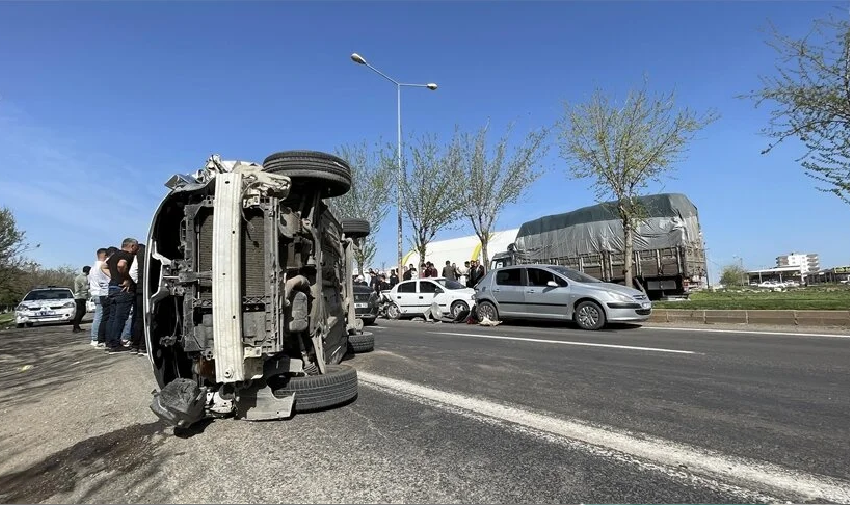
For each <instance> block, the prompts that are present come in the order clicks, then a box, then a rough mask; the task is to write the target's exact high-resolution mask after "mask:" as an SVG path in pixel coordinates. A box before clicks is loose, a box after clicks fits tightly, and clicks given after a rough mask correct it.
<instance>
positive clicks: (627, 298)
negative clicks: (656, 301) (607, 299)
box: [610, 291, 635, 302]
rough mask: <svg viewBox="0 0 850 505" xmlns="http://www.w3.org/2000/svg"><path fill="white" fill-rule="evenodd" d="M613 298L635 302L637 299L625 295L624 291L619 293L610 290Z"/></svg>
mask: <svg viewBox="0 0 850 505" xmlns="http://www.w3.org/2000/svg"><path fill="white" fill-rule="evenodd" d="M610 295H611V298H613V299H615V300H617V301H620V302H634V301H635V299H634V298H633V297H631V296H629V295H624V294H623V293H617V292H615V291H612V292H610Z"/></svg>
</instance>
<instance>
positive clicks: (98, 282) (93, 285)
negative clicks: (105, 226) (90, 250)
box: [89, 247, 109, 347]
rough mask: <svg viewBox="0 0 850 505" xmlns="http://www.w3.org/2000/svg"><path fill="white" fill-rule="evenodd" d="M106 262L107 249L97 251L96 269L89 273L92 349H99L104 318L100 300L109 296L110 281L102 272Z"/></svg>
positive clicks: (102, 248)
mask: <svg viewBox="0 0 850 505" xmlns="http://www.w3.org/2000/svg"><path fill="white" fill-rule="evenodd" d="M104 261H106V248H105V247H101V248H100V249H98V250H97V261H95V262H94V268H93V269H92V270H91V271H89V294H90V295H91V298H92V301H93V302H94V318H93V319H92V322H91V345H92V347H97V334H98V331H99V330H100V321H101V318H102V317H103V305H102V304H101V302H100V300H101V298H105V297H106V295H107V294H109V293H108V292H107V287H108V285H109V279H108V278H107V277H106V275H105V274H104V273H103V270H101V268H102V267H103V262H104Z"/></svg>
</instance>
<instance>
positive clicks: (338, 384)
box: [269, 365, 357, 412]
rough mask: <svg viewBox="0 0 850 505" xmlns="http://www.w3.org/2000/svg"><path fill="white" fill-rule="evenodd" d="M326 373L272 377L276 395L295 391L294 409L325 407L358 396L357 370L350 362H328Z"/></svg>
mask: <svg viewBox="0 0 850 505" xmlns="http://www.w3.org/2000/svg"><path fill="white" fill-rule="evenodd" d="M325 370H326V373H324V374H322V375H307V376H304V377H284V376H279V377H275V378H272V379H269V387H271V389H272V393H273V394H274V395H275V396H279V397H280V396H288V395H291V394H293V393H295V405H294V406H293V410H295V412H308V411H311V410H319V409H326V408H328V407H334V406H336V405H340V404H342V403H346V402H349V401H351V400H353V399H354V398H356V397H357V370H355V369H354V368H352V367H350V366H348V365H325Z"/></svg>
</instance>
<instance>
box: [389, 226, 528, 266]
mask: <svg viewBox="0 0 850 505" xmlns="http://www.w3.org/2000/svg"><path fill="white" fill-rule="evenodd" d="M518 231H519V228H515V229H513V230H505V231H497V232H493V233H492V234H491V235H490V241H489V242H488V243H487V254H488V256H490V257H491V258H492V257H493V255H494V254H496V253H500V252H504V251H506V250H507V248H508V244H512V243H513V242H514V241H515V240H516V234H517V232H518ZM471 260H478V261H482V260H483V259H482V257H481V241H480V240H478V235H469V236H466V237H460V238H453V239H449V240H437V241H435V242H431V243H430V244H428V248H427V249H426V251H425V261H430V262H432V263H433V264H434V266H436V267H437V270H438V271H439V270H440V269H441V268H443V265H445V264H446V261H451V262H452V263H457V264H458V265H463V262H464V261H471ZM402 264H404V265H410V264H413V265H416V268H419V265H421V264H422V260H421V259H420V258H419V252H418V251H416V250H411V251H410V252H408V253H407V255H405V257H404V262H403V263H402ZM487 268H489V266H487Z"/></svg>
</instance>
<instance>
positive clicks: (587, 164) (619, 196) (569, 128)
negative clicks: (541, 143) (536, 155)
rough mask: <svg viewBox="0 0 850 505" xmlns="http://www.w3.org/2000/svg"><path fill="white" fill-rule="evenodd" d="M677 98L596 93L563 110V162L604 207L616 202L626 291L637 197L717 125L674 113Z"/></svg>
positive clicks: (642, 91) (705, 117)
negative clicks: (617, 99)
mask: <svg viewBox="0 0 850 505" xmlns="http://www.w3.org/2000/svg"><path fill="white" fill-rule="evenodd" d="M674 99H675V94H674V93H673V92H671V93H667V94H659V95H655V96H649V94H648V93H647V90H646V83H644V85H643V86H642V87H641V88H639V89H633V90H632V91H630V92H629V94H628V97H627V98H626V100H625V102H624V103H623V104H622V105H618V104H616V103H614V101H613V100H612V99H611V98H609V97H608V96H607V95H606V94H605V93H604V92H603V91H602V90H599V89H597V90H596V91H595V92H594V94H593V96H592V97H591V99H590V101H588V102H587V103H584V104H579V105H574V106H571V105H569V104H565V112H564V117H563V119H562V120H561V122H560V123H559V127H560V139H559V146H560V151H561V157H562V158H563V159H564V160H565V161H566V162H567V163H568V165H569V175H570V176H571V177H572V178H575V179H591V180H592V181H593V184H592V187H593V189H594V190H595V192H596V198H597V200H598V201H600V202H604V201H607V200H610V199H612V197H613V200H615V201H616V202H617V213H618V215H619V217H620V219H622V222H623V235H624V236H623V242H624V244H625V245H624V251H623V253H624V256H625V264H624V266H623V275H624V276H625V282H626V286H629V287H632V285H633V265H632V263H633V261H632V259H633V258H632V256H633V251H634V229H635V226H636V225H637V224H638V221H639V220H640V219H641V216H642V215H643V213H644V209H641V208H640V204H639V203H638V202H637V201H636V200H635V197H637V196H640V195H641V194H642V192H643V191H644V190H645V189H646V188H647V186H648V184H649V183H650V182H657V181H660V180H661V179H662V178H663V177H664V176H667V175H669V172H670V171H671V170H672V168H673V166H674V164H675V163H676V162H678V161H680V160H681V159H683V155H684V153H685V152H686V147H687V144H688V142H689V141H691V140H692V139H693V137H694V135H695V134H696V132H697V131H699V130H701V129H702V128H704V127H705V126H707V125H708V124H710V123H712V122H713V121H715V120H716V119H717V117H718V116H717V115H716V114H715V113H714V112H712V111H709V112H707V113H705V114H702V115H698V114H696V113H695V112H693V111H692V110H690V109H688V108H684V109H680V110H676V107H675V100H674Z"/></svg>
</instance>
